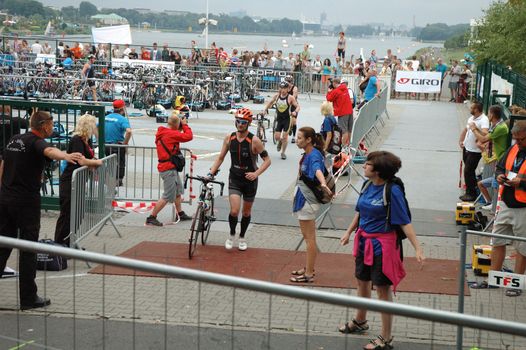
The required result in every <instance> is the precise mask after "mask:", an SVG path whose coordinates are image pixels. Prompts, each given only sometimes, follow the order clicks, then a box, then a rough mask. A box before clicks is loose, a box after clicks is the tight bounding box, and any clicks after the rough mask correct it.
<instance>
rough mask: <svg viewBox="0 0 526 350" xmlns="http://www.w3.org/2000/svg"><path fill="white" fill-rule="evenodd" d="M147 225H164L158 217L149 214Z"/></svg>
mask: <svg viewBox="0 0 526 350" xmlns="http://www.w3.org/2000/svg"><path fill="white" fill-rule="evenodd" d="M146 225H150V226H162V225H163V223H162V222H160V221H159V220H157V218H156V217H155V216H152V215H150V216H148V217H147V218H146Z"/></svg>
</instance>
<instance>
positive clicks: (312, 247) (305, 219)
mask: <svg viewBox="0 0 526 350" xmlns="http://www.w3.org/2000/svg"><path fill="white" fill-rule="evenodd" d="M296 145H297V146H298V148H301V149H302V150H304V151H305V153H304V154H303V156H302V157H301V160H300V169H299V176H298V180H297V182H296V190H295V194H294V202H293V212H294V213H295V214H296V216H297V217H298V220H299V223H300V229H301V234H302V235H303V238H304V239H305V244H306V245H307V262H306V264H305V267H303V268H301V269H299V270H295V271H292V273H291V274H292V276H291V278H290V281H291V282H296V283H311V282H314V262H315V261H316V254H317V247H316V224H315V219H316V213H317V212H318V210H319V208H320V204H319V202H318V200H317V199H316V196H315V195H314V193H313V192H312V190H311V189H310V188H309V187H308V186H307V185H306V184H305V182H303V181H302V180H301V177H307V178H308V179H310V180H315V179H316V180H317V181H319V183H320V184H321V187H322V189H323V190H324V191H327V192H328V193H332V192H331V190H330V189H329V188H328V187H327V184H326V182H325V176H324V171H325V165H324V155H323V140H322V138H321V135H319V134H316V132H315V131H314V129H313V128H311V127H303V128H301V129H299V130H298V135H297V139H296Z"/></svg>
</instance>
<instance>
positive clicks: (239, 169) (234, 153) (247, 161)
mask: <svg viewBox="0 0 526 350" xmlns="http://www.w3.org/2000/svg"><path fill="white" fill-rule="evenodd" d="M253 137H254V134H252V133H250V132H249V133H248V135H247V137H245V139H244V140H243V141H241V142H239V141H238V139H237V135H236V132H233V133H232V134H230V158H231V166H230V174H233V175H237V176H240V177H244V176H245V174H246V173H250V172H254V171H256V170H257V165H256V160H257V155H256V154H254V153H253V152H252V138H253Z"/></svg>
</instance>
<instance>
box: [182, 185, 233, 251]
mask: <svg viewBox="0 0 526 350" xmlns="http://www.w3.org/2000/svg"><path fill="white" fill-rule="evenodd" d="M188 179H192V180H197V181H200V182H201V183H202V184H201V194H200V195H199V200H198V203H197V209H196V211H195V215H194V218H193V220H192V225H191V226H190V238H189V239H188V258H189V259H192V256H193V255H194V253H195V249H196V248H197V241H198V240H199V233H201V244H202V245H205V244H206V241H207V239H208V235H209V233H210V227H211V226H212V222H214V221H215V220H216V218H215V216H214V184H217V185H220V186H221V192H220V195H221V196H222V195H223V188H224V187H225V183H224V182H221V181H215V180H213V179H211V178H208V177H205V176H189V175H186V178H185V187H186V183H187V181H188Z"/></svg>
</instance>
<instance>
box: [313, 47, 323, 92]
mask: <svg viewBox="0 0 526 350" xmlns="http://www.w3.org/2000/svg"><path fill="white" fill-rule="evenodd" d="M322 66H323V63H322V62H321V57H320V55H316V59H315V60H314V61H313V62H312V81H313V86H312V88H313V90H314V89H316V90H318V93H320V90H321V68H322ZM312 92H314V91H312Z"/></svg>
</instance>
